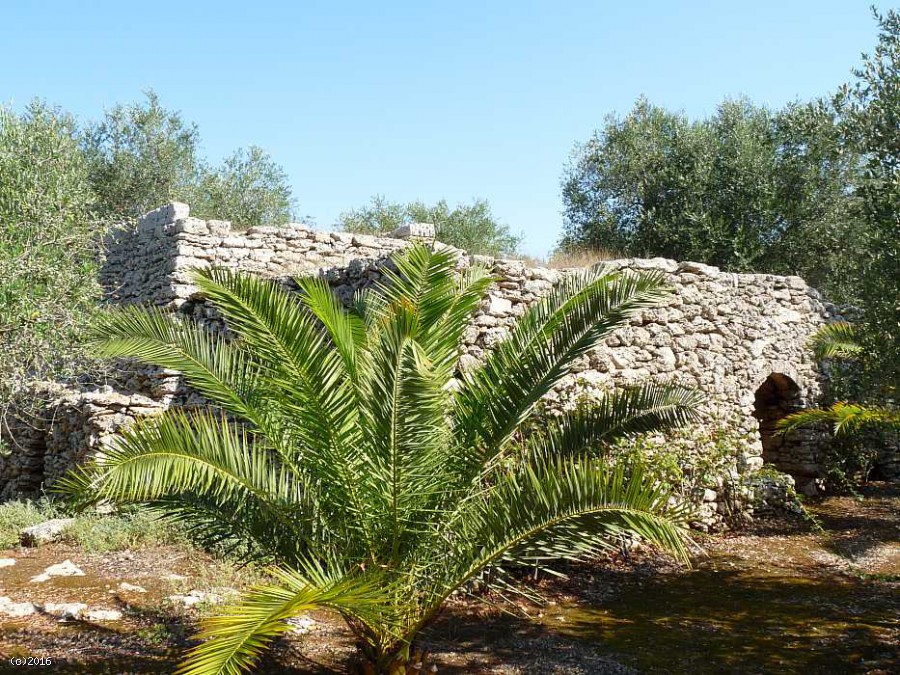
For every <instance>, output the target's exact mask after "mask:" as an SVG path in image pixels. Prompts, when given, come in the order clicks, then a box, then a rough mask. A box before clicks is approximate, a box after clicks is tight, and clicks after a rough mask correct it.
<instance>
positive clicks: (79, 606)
mask: <svg viewBox="0 0 900 675" xmlns="http://www.w3.org/2000/svg"><path fill="white" fill-rule="evenodd" d="M41 609H42V610H43V611H44V612H46V613H47V614H49V615H50V616H55V617H57V618H60V619H77V618H79V616H80V615H81V613H82V612H83V611H84V610H86V609H87V605H86V604H84V603H83V602H46V603H44V605H43V607H41Z"/></svg>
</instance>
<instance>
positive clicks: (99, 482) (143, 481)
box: [54, 410, 322, 545]
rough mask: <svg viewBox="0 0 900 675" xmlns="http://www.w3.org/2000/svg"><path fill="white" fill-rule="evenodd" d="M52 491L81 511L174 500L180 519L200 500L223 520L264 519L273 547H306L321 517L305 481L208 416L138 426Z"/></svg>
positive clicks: (168, 417)
mask: <svg viewBox="0 0 900 675" xmlns="http://www.w3.org/2000/svg"><path fill="white" fill-rule="evenodd" d="M54 491H56V492H59V493H61V494H64V495H66V496H67V497H68V498H70V499H71V500H73V501H74V502H76V503H78V504H80V505H86V504H92V503H96V502H99V501H103V500H110V501H113V502H116V503H151V504H152V503H168V504H169V505H173V504H175V503H176V502H177V503H181V504H182V514H183V515H188V514H189V513H190V511H191V509H190V505H191V503H192V502H193V501H195V500H198V499H202V500H203V502H204V504H205V506H206V508H207V510H209V509H214V510H216V511H217V512H218V513H226V514H227V515H226V516H225V518H226V519H228V518H232V517H246V518H247V519H248V522H250V520H254V521H256V522H259V521H260V520H261V519H267V520H268V521H269V523H270V524H271V525H270V529H269V532H268V535H269V536H272V537H273V540H272V543H275V542H276V541H278V540H280V539H281V538H282V537H285V538H288V539H290V538H293V539H295V540H297V541H302V542H305V544H307V545H308V544H309V543H310V542H312V541H313V537H312V536H311V534H312V530H311V528H312V523H313V522H315V520H316V518H317V517H318V518H321V517H322V516H321V514H320V513H318V512H317V509H316V506H315V495H314V494H313V493H312V491H311V490H310V487H309V481H308V480H305V479H304V477H303V476H300V475H297V474H296V473H294V472H293V471H292V470H291V469H290V468H288V467H286V466H284V465H281V464H280V463H279V462H277V461H276V459H275V457H274V456H273V454H272V453H271V452H268V451H267V449H266V448H265V447H264V446H258V445H254V443H253V442H252V440H251V436H250V435H248V434H247V432H246V431H245V430H244V429H241V428H240V427H237V426H234V425H231V424H229V423H228V422H227V420H225V419H224V418H222V417H221V416H215V415H213V414H212V413H208V412H203V413H195V414H191V415H189V414H187V413H185V412H184V411H181V410H177V411H168V412H166V413H164V414H162V415H159V416H156V417H153V418H149V419H147V420H143V421H140V422H137V423H136V424H134V425H133V426H132V427H130V428H129V429H127V430H125V431H123V432H121V434H120V436H119V438H118V440H117V443H116V445H115V446H114V447H111V448H108V449H107V450H106V451H105V452H104V453H102V454H99V455H97V456H96V457H95V458H94V459H93V460H91V461H90V462H88V463H87V464H85V465H83V466H81V467H79V468H77V469H76V470H73V471H72V472H70V473H69V474H68V475H67V476H65V477H63V478H62V479H60V481H58V482H57V483H56V484H55V485H54ZM182 496H186V497H187V500H188V501H186V502H181V501H180V500H179V498H180V497H182ZM255 543H260V542H255Z"/></svg>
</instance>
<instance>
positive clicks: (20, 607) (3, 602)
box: [0, 596, 37, 618]
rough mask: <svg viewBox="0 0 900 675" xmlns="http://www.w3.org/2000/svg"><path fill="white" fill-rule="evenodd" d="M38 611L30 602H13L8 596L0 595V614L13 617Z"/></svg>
mask: <svg viewBox="0 0 900 675" xmlns="http://www.w3.org/2000/svg"><path fill="white" fill-rule="evenodd" d="M36 611H37V609H36V608H35V606H34V605H33V604H31V603H30V602H13V601H12V600H10V599H9V598H8V597H6V596H3V597H0V614H5V615H6V616H8V617H11V618H18V617H22V616H28V615H29V614H34V613H35V612H36Z"/></svg>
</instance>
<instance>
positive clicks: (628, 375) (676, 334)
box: [0, 203, 841, 522]
mask: <svg viewBox="0 0 900 675" xmlns="http://www.w3.org/2000/svg"><path fill="white" fill-rule="evenodd" d="M395 234H396V236H392V237H374V236H367V235H359V234H349V233H344V232H321V231H315V230H312V229H310V228H309V227H307V226H305V225H302V224H288V225H285V226H282V227H252V228H250V229H248V230H246V231H242V232H239V231H235V230H234V229H232V227H231V224H230V223H228V222H226V221H217V220H201V219H197V218H192V217H190V210H189V207H188V206H187V205H186V204H179V203H172V204H168V205H166V206H163V207H162V208H159V209H156V210H155V211H152V212H150V213H148V214H147V215H146V216H144V217H143V218H141V219H140V221H139V222H138V223H137V225H136V226H135V227H130V228H121V229H118V230H116V231H114V232H113V233H112V234H110V236H109V237H108V241H107V252H106V261H105V266H104V268H103V272H102V279H101V280H102V283H103V286H104V289H105V292H106V296H107V299H108V301H109V302H111V303H119V304H128V303H144V304H149V305H155V306H158V307H160V308H164V309H166V310H169V311H173V312H179V313H181V314H183V315H186V316H191V317H193V318H194V319H196V320H198V321H200V322H201V323H206V324H208V325H209V327H210V329H211V330H215V329H218V328H220V327H221V326H220V324H219V323H218V322H217V319H216V316H215V312H213V311H212V309H211V308H210V307H207V306H206V305H205V303H204V302H203V300H202V299H201V298H198V297H197V295H196V292H195V288H194V287H192V286H191V283H190V271H191V270H192V269H193V268H197V267H207V266H223V267H229V268H233V269H238V270H242V271H246V272H251V273H255V274H260V275H265V276H269V277H278V278H285V277H289V276H300V275H321V276H323V277H325V278H326V279H328V280H329V282H330V283H331V285H332V287H333V288H334V289H335V292H336V293H338V294H339V296H340V297H342V298H343V299H349V297H351V296H352V294H353V292H354V291H355V290H356V289H357V288H360V287H364V286H366V285H368V284H370V283H372V282H373V281H374V280H376V279H377V278H379V276H380V274H381V272H380V270H381V269H382V268H383V266H384V265H385V264H388V260H389V257H390V255H391V254H393V253H395V252H396V251H398V250H400V249H402V248H404V247H405V246H407V245H408V243H409V240H410V239H411V238H412V239H415V238H423V237H424V238H427V237H428V236H432V237H433V230H432V231H431V232H429V228H428V227H421V226H414V227H411V228H406V229H405V230H404V231H400V232H397V233H395ZM459 253H460V264H461V265H463V266H464V265H467V264H472V263H478V264H481V265H485V266H486V267H488V268H489V269H490V270H491V271H492V273H493V274H494V275H495V276H496V277H497V278H498V281H497V282H496V283H495V284H494V286H493V287H492V289H491V290H490V293H489V296H488V297H487V298H486V299H485V301H484V303H483V306H482V309H481V311H480V312H479V313H478V315H477V316H476V318H475V319H474V322H473V323H472V325H471V326H470V327H469V329H468V331H467V333H466V336H465V345H464V353H463V355H462V357H461V367H462V368H463V369H465V368H467V367H471V364H472V363H474V362H476V361H477V359H478V358H479V357H480V356H481V355H482V354H483V353H484V351H485V350H486V349H490V347H491V345H492V344H494V343H496V342H497V341H498V340H502V339H503V337H504V336H505V335H506V334H507V333H508V331H509V330H510V329H511V327H512V326H513V325H514V324H515V321H516V319H517V317H519V316H521V315H522V314H523V313H524V311H525V309H526V308H527V307H528V305H529V304H530V303H532V302H534V301H536V300H537V299H538V298H540V297H541V296H542V295H543V294H544V293H546V292H547V291H548V290H549V289H550V288H551V287H552V285H553V283H554V282H556V281H557V280H558V279H559V278H560V276H561V275H562V274H565V271H564V270H563V271H560V270H552V269H545V268H532V267H528V266H527V265H526V264H525V263H523V262H521V261H518V260H501V259H492V258H484V257H480V256H467V255H466V254H464V253H463V252H459ZM608 264H610V265H612V266H614V267H617V268H628V269H633V270H660V271H662V272H663V273H664V274H665V277H666V280H667V282H668V283H669V285H670V286H672V287H673V288H674V289H675V292H674V295H673V296H672V299H671V300H670V301H669V302H668V303H667V304H666V305H664V306H660V307H658V308H655V309H651V310H649V311H645V312H643V313H642V314H641V315H640V316H639V317H637V318H635V319H633V320H632V321H631V322H630V324H629V325H627V326H625V327H623V328H622V329H620V330H618V331H616V332H615V333H614V334H612V335H611V336H610V337H609V338H608V339H607V340H606V341H605V343H604V344H603V345H602V346H600V347H598V348H597V349H595V350H594V351H593V352H591V353H590V354H588V355H587V356H586V357H585V358H583V359H582V361H581V362H580V363H578V364H577V366H576V367H575V369H574V372H573V373H572V374H571V375H570V376H569V377H568V378H567V380H566V381H565V382H564V383H563V384H562V385H561V386H560V387H558V389H557V390H556V391H555V392H553V394H552V395H551V397H550V399H551V400H550V406H551V408H552V407H553V406H557V407H567V406H572V405H575V404H576V403H577V401H579V400H581V398H582V397H590V396H594V395H597V394H599V393H601V392H602V391H605V390H607V389H609V388H610V387H612V386H615V385H622V384H628V383H633V382H638V381H643V380H655V381H667V382H676V383H681V384H685V385H688V386H693V387H696V388H699V389H700V390H701V391H702V392H703V393H704V394H705V395H706V402H705V404H704V406H703V410H702V413H703V417H704V422H703V424H701V425H700V428H699V431H698V433H699V434H700V435H703V434H706V437H708V436H709V434H708V432H709V430H710V429H713V428H725V429H727V430H728V431H729V433H730V434H731V435H732V436H733V437H734V438H740V439H742V440H741V441H740V443H741V447H740V452H739V453H738V454H739V456H738V458H737V463H738V467H737V468H738V469H739V470H742V471H753V470H755V469H757V468H759V467H760V466H762V465H763V464H764V463H770V464H773V465H774V466H776V467H777V468H779V469H781V470H783V471H785V472H787V473H789V474H791V475H793V476H794V477H795V479H796V480H797V482H798V485H799V486H801V487H807V488H808V489H809V488H812V486H813V485H814V482H815V480H816V479H817V478H819V476H820V475H821V467H820V465H819V461H818V448H819V443H818V440H817V435H816V434H811V433H810V434H799V435H796V436H794V437H792V438H789V439H783V438H781V437H777V436H774V435H773V434H772V426H773V424H774V422H775V420H777V419H778V418H779V417H781V416H783V415H784V414H786V413H787V412H788V411H790V410H793V409H796V408H797V407H800V406H804V405H808V404H810V403H814V402H816V401H817V400H818V398H819V397H820V394H821V391H822V387H823V385H824V384H825V382H824V378H823V375H822V373H821V372H820V370H819V368H818V365H817V364H816V362H815V360H814V358H813V356H812V355H811V353H810V351H809V349H808V341H809V338H810V336H811V335H812V333H813V332H815V330H816V329H817V328H818V327H819V326H820V325H822V324H823V323H825V322H828V321H832V320H836V319H839V318H841V317H840V315H839V313H838V311H837V310H836V308H835V307H834V306H833V305H831V304H829V303H827V302H825V301H823V299H822V297H821V296H820V294H819V293H818V292H817V291H816V290H815V289H812V288H810V287H809V286H808V285H807V284H806V283H805V282H804V281H803V279H801V278H799V277H781V276H773V275H764V274H732V273H726V272H722V271H720V270H719V269H718V268H715V267H710V266H707V265H702V264H698V263H690V262H682V263H679V262H675V261H672V260H666V259H662V258H653V259H649V260H638V259H631V260H618V261H613V262H610V263H608ZM54 392H55V393H54V396H53V398H54V402H53V404H52V405H50V406H48V407H47V409H46V410H45V411H44V413H43V414H42V415H40V416H38V418H31V419H29V420H20V421H19V422H18V423H16V422H15V421H14V422H13V423H12V424H10V425H9V427H8V428H7V429H6V431H5V436H6V439H7V443H8V445H9V446H10V447H11V449H12V452H11V453H10V454H8V456H5V457H0V498H2V497H9V496H12V495H16V494H28V493H33V492H35V491H37V490H39V489H41V487H42V486H46V485H48V484H51V483H52V482H53V480H55V479H56V478H58V477H59V476H60V475H61V474H62V473H63V472H64V471H65V470H66V469H67V468H68V467H70V466H72V465H73V464H74V463H75V462H78V461H81V460H83V459H84V458H85V457H87V456H89V455H90V454H92V453H93V452H96V451H97V450H99V449H101V448H102V447H103V446H104V445H105V444H108V443H109V442H110V441H111V438H112V436H113V434H114V433H115V431H116V430H117V429H118V428H120V427H121V426H122V425H127V424H128V423H130V422H131V421H132V420H134V419H135V418H137V417H141V416H144V415H148V414H155V413H157V412H159V411H160V410H164V409H165V408H167V407H169V406H171V405H178V404H183V403H185V402H189V401H190V400H191V394H190V393H189V392H185V391H184V390H183V389H182V388H181V387H180V385H179V382H178V379H177V377H174V376H173V374H172V373H166V372H163V371H158V370H152V369H133V368H132V369H128V368H123V370H122V372H121V373H119V375H118V376H117V377H115V378H113V380H111V381H109V382H108V383H106V384H104V385H103V386H96V385H95V386H89V387H82V388H80V389H79V390H58V389H57V390H54ZM711 487H712V488H715V486H714V485H713V486H711ZM717 499H718V497H717V495H716V494H715V491H714V490H713V491H712V494H711V495H710V494H709V493H708V492H707V493H706V496H705V497H704V500H705V506H704V508H706V509H707V513H706V516H708V519H709V522H712V520H714V517H715V513H716V510H717V508H718V507H717V504H716V500H717ZM719 510H720V511H721V509H719Z"/></svg>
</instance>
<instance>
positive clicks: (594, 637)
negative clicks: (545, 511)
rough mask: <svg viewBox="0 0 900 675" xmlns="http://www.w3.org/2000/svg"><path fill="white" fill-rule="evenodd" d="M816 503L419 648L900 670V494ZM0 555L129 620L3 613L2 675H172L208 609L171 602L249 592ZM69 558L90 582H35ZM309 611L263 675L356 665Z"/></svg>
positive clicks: (572, 658) (574, 576) (605, 569)
mask: <svg viewBox="0 0 900 675" xmlns="http://www.w3.org/2000/svg"><path fill="white" fill-rule="evenodd" d="M810 510H811V511H812V512H813V513H814V514H815V515H816V517H817V518H818V519H819V521H820V523H821V525H822V531H817V530H815V529H814V528H812V527H811V526H810V525H809V523H807V522H802V521H796V522H779V523H764V524H758V525H757V526H756V527H754V529H753V530H751V531H747V532H742V533H733V534H728V535H724V536H719V537H715V538H709V539H705V540H704V541H703V542H701V543H702V545H703V546H704V547H705V548H706V551H707V556H704V557H700V558H698V559H697V560H696V561H695V564H694V566H693V568H692V569H691V570H685V569H683V568H679V567H677V566H674V565H671V564H669V563H667V562H666V561H663V560H660V559H658V558H654V557H651V556H649V555H637V556H634V557H632V559H630V560H621V559H619V560H612V561H605V562H602V563H593V564H590V565H587V564H586V565H579V566H576V567H573V568H572V569H570V570H569V572H570V577H569V579H568V580H567V581H557V580H538V582H537V583H534V584H532V585H533V586H534V590H537V591H539V592H540V593H541V594H542V595H543V596H544V597H545V598H546V599H547V600H548V602H547V604H545V605H544V606H543V607H537V606H534V605H529V606H524V605H523V607H522V608H521V609H522V611H523V612H526V613H528V614H529V615H530V617H531V618H530V619H525V618H522V617H515V616H510V615H509V614H504V613H501V612H498V611H496V610H492V609H489V608H485V607H484V606H483V605H481V604H475V603H472V602H457V603H454V604H453V605H452V606H450V607H449V608H448V610H447V611H446V612H445V613H444V615H443V616H442V618H441V620H440V621H439V622H438V623H437V624H436V625H435V626H433V627H432V628H431V629H430V630H429V631H428V632H427V634H426V635H425V636H424V640H423V644H424V645H425V646H426V647H427V648H428V650H429V652H430V653H431V654H432V655H433V661H434V663H436V664H437V666H438V667H439V672H441V673H584V674H585V675H587V674H593V673H635V672H637V673H698V674H703V673H779V674H781V673H870V674H872V675H875V674H879V673H895V672H900V650H898V644H900V618H898V617H900V487H897V486H886V485H876V486H872V487H870V488H867V489H866V490H864V491H863V495H862V498H861V499H856V498H853V497H831V498H828V499H825V500H823V501H821V502H818V503H815V504H811V505H810ZM0 558H14V559H15V560H16V562H15V564H14V565H11V566H7V567H0V596H6V597H9V598H10V600H11V601H12V602H15V603H26V602H30V603H34V604H35V605H36V606H37V607H39V608H40V607H43V606H45V604H46V603H47V602H48V601H51V602H57V603H58V602H83V603H85V604H87V605H89V606H90V607H93V608H105V609H115V610H117V611H120V612H122V617H121V618H120V619H119V620H116V621H106V622H104V621H86V620H80V619H78V620H66V621H60V620H59V619H58V618H56V617H55V616H52V615H50V614H49V613H47V612H45V611H41V610H39V611H37V612H35V613H33V614H29V615H28V616H24V617H20V618H4V617H2V616H0V653H3V654H4V655H5V656H6V657H7V658H6V659H4V660H3V662H2V663H0V672H22V668H21V667H14V666H10V665H9V661H8V658H9V657H11V656H18V657H27V656H32V657H49V658H51V660H53V661H54V666H53V672H70V673H86V672H90V673H126V672H134V673H150V672H171V670H172V669H173V668H174V664H175V663H177V655H178V651H179V650H180V649H182V648H183V647H184V645H185V644H186V641H187V636H188V635H189V634H190V631H191V630H192V629H193V627H194V625H195V622H196V618H197V608H196V607H190V608H185V607H184V606H183V604H180V603H177V602H172V601H167V600H165V598H167V597H170V596H171V595H173V594H181V595H184V594H186V593H189V592H190V591H191V590H196V589H205V590H206V591H207V592H216V591H218V592H220V593H224V592H225V591H224V590H223V589H222V588H219V587H229V586H235V585H237V584H236V581H235V578H234V577H232V576H228V573H227V571H226V570H224V569H223V568H222V567H221V566H220V567H216V566H215V565H214V564H213V563H212V562H211V561H210V560H209V559H208V558H206V557H204V556H199V555H197V554H191V555H186V554H185V553H184V552H181V551H177V550H173V549H155V550H145V551H135V552H129V553H113V554H107V555H104V556H100V555H87V554H84V553H81V552H79V551H78V550H76V549H71V548H65V547H61V546H55V545H54V546H46V547H43V548H40V549H33V550H24V551H19V550H13V551H5V552H0ZM65 559H68V560H71V561H72V562H73V563H74V564H75V565H76V566H77V567H78V568H80V569H81V570H82V571H83V572H84V576H73V577H53V578H51V579H50V580H49V581H46V582H38V583H35V582H31V581H30V579H31V578H33V577H34V576H35V575H38V574H40V573H41V572H42V571H43V570H44V569H45V568H46V567H47V566H49V565H51V564H56V563H59V562H61V561H63V560H65ZM172 575H175V576H172ZM223 575H224V576H223ZM123 582H125V583H126V584H130V585H131V586H139V587H141V588H142V589H144V590H145V591H146V592H145V593H140V592H137V591H134V590H128V588H129V587H128V586H125V587H123V586H122V585H121V584H122V583H123ZM123 588H124V589H125V590H123ZM313 618H314V619H315V620H316V623H315V624H314V625H313V626H312V630H311V632H310V634H309V635H306V636H295V637H292V638H291V639H290V640H286V641H284V643H283V644H282V645H281V646H280V647H279V650H278V651H277V653H276V655H275V657H274V658H273V659H271V660H269V661H267V663H266V664H265V666H264V669H263V670H261V672H267V673H278V672H282V673H297V674H301V673H302V674H306V675H311V674H313V673H329V672H344V670H345V669H346V665H347V663H348V659H349V658H350V657H351V656H352V654H353V643H352V640H351V638H350V636H349V635H348V634H347V633H346V631H345V630H344V629H343V627H342V625H341V624H340V623H339V622H337V621H335V620H334V619H333V618H332V617H328V616H326V615H321V616H320V615H315V616H314V617H313ZM48 672H49V670H48Z"/></svg>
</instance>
